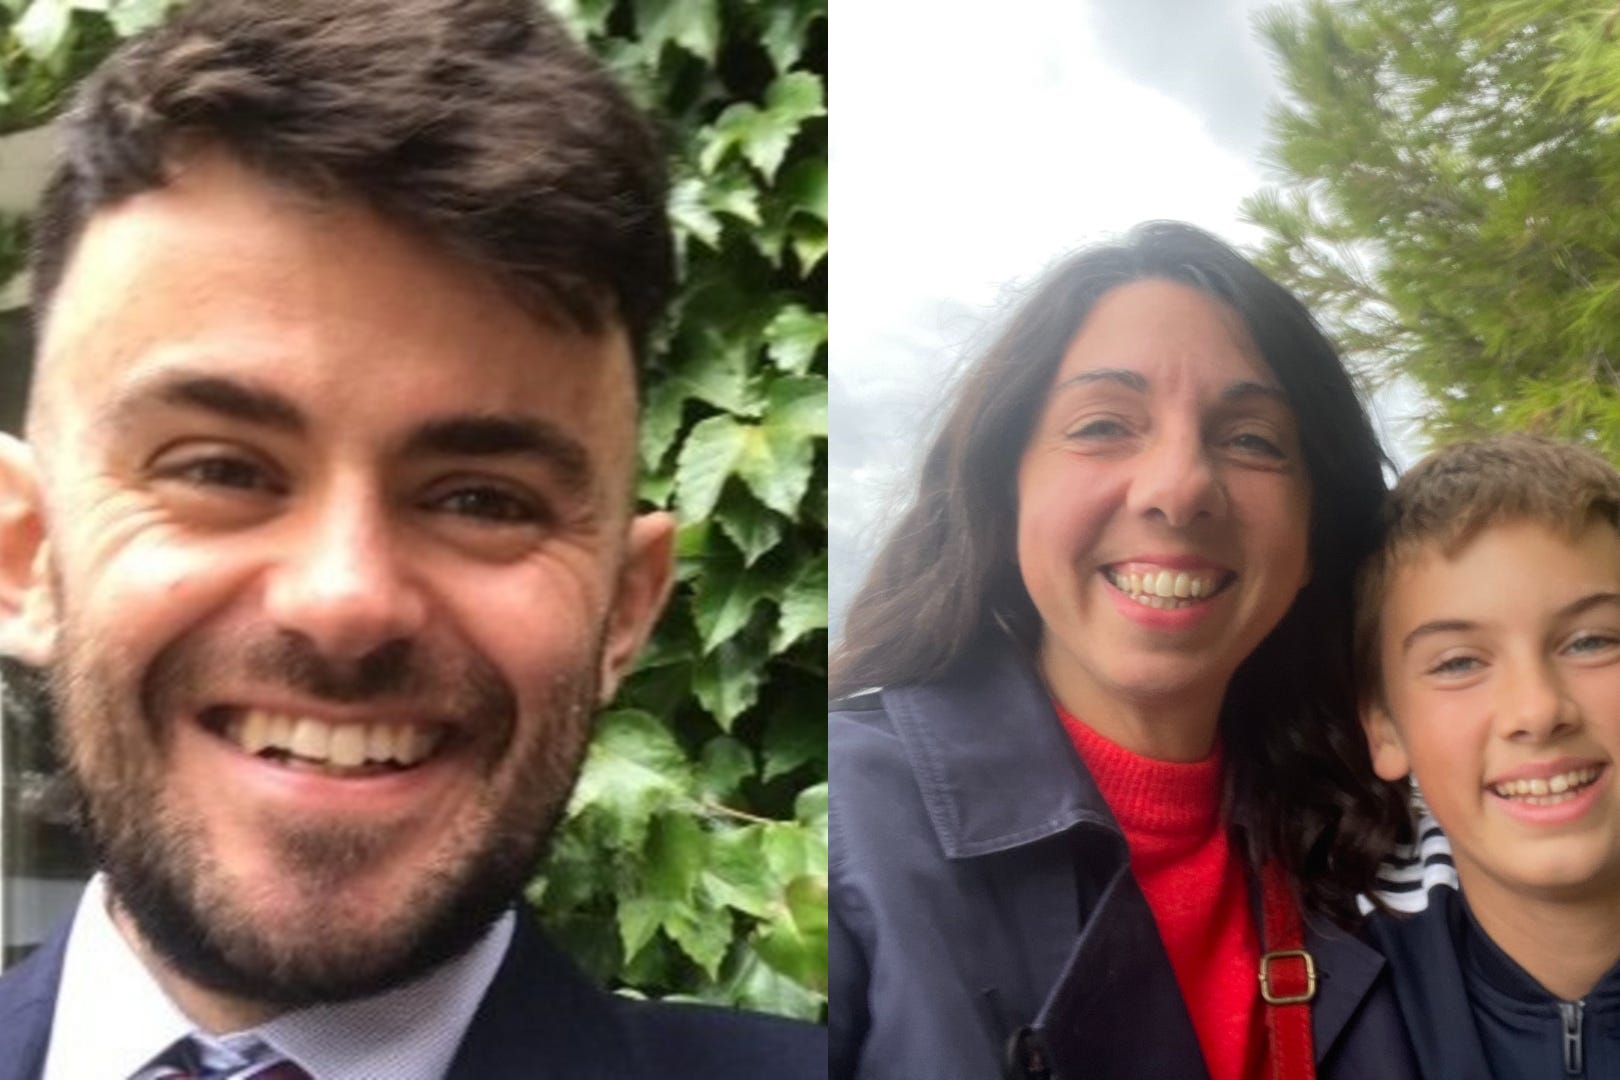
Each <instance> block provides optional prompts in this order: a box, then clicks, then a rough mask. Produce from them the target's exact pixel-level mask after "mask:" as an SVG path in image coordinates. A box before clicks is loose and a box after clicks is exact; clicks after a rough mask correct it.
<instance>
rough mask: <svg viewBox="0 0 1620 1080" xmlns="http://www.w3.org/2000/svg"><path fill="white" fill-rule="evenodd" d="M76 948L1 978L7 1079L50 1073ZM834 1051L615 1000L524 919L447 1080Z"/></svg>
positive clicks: (663, 1068)
mask: <svg viewBox="0 0 1620 1080" xmlns="http://www.w3.org/2000/svg"><path fill="white" fill-rule="evenodd" d="M66 945H67V927H66V926H65V925H64V926H63V927H62V928H61V929H60V930H58V932H57V933H56V934H55V935H54V936H53V937H52V938H51V939H50V940H48V941H47V942H45V944H43V945H41V946H40V947H39V949H38V950H36V951H35V952H34V953H33V955H31V956H30V957H29V958H28V959H27V960H24V961H23V962H22V963H21V964H19V965H17V967H15V968H13V969H12V970H11V971H9V972H7V973H6V975H5V977H4V978H0V1080H36V1078H37V1077H39V1076H40V1075H41V1072H42V1070H43V1069H44V1067H45V1051H46V1048H47V1046H48V1045H49V1042H50V1031H51V1017H52V1015H53V1012H54V1010H55V1007H56V988H57V984H58V982H59V980H60V978H61V974H62V954H63V950H64V948H65V947H66ZM826 1047H827V1038H826V1033H825V1032H824V1031H823V1030H821V1029H820V1028H817V1027H815V1026H813V1025H810V1024H801V1023H796V1022H794V1021H790V1020H782V1019H778V1018H776V1017H769V1016H760V1015H758V1014H755V1013H741V1012H732V1011H730V1010H722V1009H714V1008H706V1007H701V1006H693V1005H667V1004H660V1003H657V1002H646V1001H631V1000H629V999H627V998H622V997H618V996H616V995H613V994H609V993H606V992H605V991H603V990H600V989H598V988H597V987H595V986H594V985H592V984H591V983H589V982H588V981H587V980H586V979H585V977H584V976H583V975H582V974H580V973H579V971H578V970H577V969H576V968H575V967H574V965H573V962H572V961H570V960H569V959H568V958H567V957H566V956H564V955H563V954H562V953H560V952H558V951H557V949H556V948H555V947H553V946H552V945H551V944H550V943H549V942H547V941H546V940H545V938H544V937H542V936H541V934H540V932H539V930H538V929H537V928H536V927H535V925H534V921H533V919H532V918H530V917H529V916H528V914H527V912H526V911H525V910H523V909H521V908H520V910H519V914H518V920H517V930H516V933H515V934H514V935H513V937H512V944H511V947H510V948H509V949H508V950H507V953H506V958H505V959H504V960H503V961H502V962H501V966H500V969H499V970H498V971H497V972H496V975H495V980H494V981H493V982H492V983H490V986H489V990H488V992H487V993H485V995H484V1000H483V1003H482V1004H481V1005H479V1007H478V1011H477V1013H476V1014H474V1016H473V1020H472V1024H471V1025H470V1026H469V1027H468V1029H467V1034H466V1037H465V1038H463V1040H462V1043H461V1049H460V1050H459V1051H457V1053H456V1057H455V1060H454V1061H453V1062H452V1063H451V1066H450V1072H449V1074H448V1077H447V1080H534V1078H536V1077H546V1078H548V1080H549V1078H552V1077H556V1078H558V1080H756V1078H758V1077H762V1076H768V1077H773V1078H774V1077H784V1078H791V1080H819V1078H820V1077H821V1076H823V1075H824V1068H823V1065H822V1060H823V1058H824V1057H825V1056H826ZM85 1080H113V1078H91V1077H86V1078H85ZM400 1080H426V1078H421V1077H409V1078H407V1077H401V1078H400Z"/></svg>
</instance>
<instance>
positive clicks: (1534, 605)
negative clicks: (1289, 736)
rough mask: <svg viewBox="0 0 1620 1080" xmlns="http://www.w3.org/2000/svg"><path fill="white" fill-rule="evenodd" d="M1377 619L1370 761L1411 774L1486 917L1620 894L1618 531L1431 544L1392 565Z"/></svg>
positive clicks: (1526, 526)
mask: <svg viewBox="0 0 1620 1080" xmlns="http://www.w3.org/2000/svg"><path fill="white" fill-rule="evenodd" d="M1382 626H1383V633H1382V639H1381V643H1380V648H1381V654H1382V659H1383V672H1384V699H1383V705H1382V707H1373V708H1371V709H1369V710H1368V713H1367V715H1366V717H1365V718H1364V722H1365V724H1366V726H1367V731H1368V737H1369V743H1370V746H1371V749H1372V757H1373V765H1374V768H1375V769H1376V770H1377V772H1378V774H1379V775H1380V776H1382V777H1384V778H1385V779H1389V780H1395V779H1399V778H1401V777H1403V776H1405V775H1406V774H1407V772H1408V771H1410V772H1411V773H1412V774H1413V775H1414V776H1415V777H1416V778H1417V780H1418V783H1419V786H1420V787H1421V788H1422V790H1423V794H1424V797H1425V799H1426V800H1427V801H1428V803H1429V806H1430V808H1431V809H1432V810H1433V812H1434V815H1435V817H1436V818H1437V819H1438V820H1439V821H1440V824H1441V826H1442V827H1443V828H1444V829H1445V832H1446V836H1447V837H1448V838H1449V840H1450V841H1451V847H1452V853H1453V856H1454V858H1455V860H1456V864H1457V873H1458V877H1459V878H1460V879H1461V882H1462V885H1463V889H1464V891H1465V893H1466V894H1467V896H1468V898H1469V903H1470V904H1471V905H1472V906H1473V907H1474V908H1475V910H1476V911H1477V912H1481V914H1482V918H1484V917H1485V915H1484V912H1485V911H1488V910H1489V909H1490V908H1491V907H1492V906H1493V904H1495V903H1497V902H1499V900H1500V899H1503V898H1510V897H1511V896H1536V897H1539V898H1543V899H1553V900H1560V901H1563V900H1577V899H1581V898H1585V897H1594V896H1598V895H1608V896H1615V895H1620V798H1617V797H1616V794H1615V790H1614V763H1615V761H1616V760H1617V759H1620V533H1617V532H1616V531H1615V530H1614V529H1613V528H1611V527H1609V526H1607V525H1602V524H1595V525H1593V526H1591V527H1588V528H1587V529H1585V530H1584V531H1582V532H1581V533H1580V534H1579V535H1578V536H1575V537H1573V538H1570V537H1566V536H1565V535H1563V534H1562V533H1561V532H1560V531H1557V530H1553V529H1549V528H1548V527H1546V526H1543V525H1540V524H1536V523H1531V522H1518V523H1512V524H1505V525H1495V526H1490V527H1488V528H1486V530H1485V531H1484V532H1482V533H1481V534H1480V535H1478V536H1477V537H1475V538H1474V539H1472V540H1470V541H1469V542H1468V543H1467V544H1466V545H1464V546H1463V548H1462V549H1461V550H1460V551H1458V552H1456V553H1454V554H1453V555H1451V556H1447V555H1446V554H1445V553H1444V552H1442V551H1441V550H1440V549H1439V548H1438V546H1437V545H1431V546H1430V547H1429V548H1428V549H1427V550H1425V551H1423V552H1422V553H1420V554H1419V555H1418V556H1417V557H1415V558H1412V559H1409V560H1407V561H1406V562H1405V563H1404V564H1403V565H1401V566H1400V567H1399V568H1398V569H1397V570H1396V571H1395V573H1394V575H1393V577H1392V579H1391V581H1390V586H1389V590H1388V593H1387V597H1386V601H1385V605H1384V609H1383V622H1382Z"/></svg>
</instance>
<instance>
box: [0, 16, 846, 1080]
mask: <svg viewBox="0 0 1620 1080" xmlns="http://www.w3.org/2000/svg"><path fill="white" fill-rule="evenodd" d="M64 138H65V143H66V146H65V154H64V159H63V162H62V164H61V166H60V167H59V169H58V171H57V173H56V175H55V177H54V179H53V180H52V182H51V184H50V186H49V189H48V192H47V195H46V198H45V202H44V205H43V207H42V209H41V212H40V214H39V217H38V219H37V237H36V240H37V245H38V250H37V252H36V257H35V261H34V266H33V275H34V276H33V289H34V293H35V296H34V310H35V313H36V316H37V319H38V326H39V353H38V362H37V371H36V379H35V385H34V389H33V393H32V397H31V400H30V402H29V408H28V417H27V436H28V444H27V446H24V445H23V444H20V443H16V442H11V441H8V442H6V443H4V444H3V448H0V449H3V452H0V653H4V654H5V655H7V656H9V657H12V658H14V659H15V660H18V661H22V662H24V663H26V664H27V665H30V666H33V667H37V668H40V669H43V670H46V671H48V673H49V681H50V685H51V688H52V697H53V703H54V707H55V710H56V713H57V717H58V724H59V729H60V743H61V746H62V749H63V752H64V755H65V758H66V760H67V762H68V765H69V769H70V772H71V774H72V775H73V777H74V778H75V779H76V781H77V783H78V786H79V787H80V789H81V790H82V796H83V802H84V811H85V818H86V821H87V823H88V825H89V831H90V836H91V839H92V841H93V843H94V845H95V848H96V852H97V855H98V858H99V860H100V865H101V867H102V870H103V873H102V874H101V875H99V876H98V877H97V879H96V880H95V881H94V882H92V884H91V887H90V888H89V890H88V891H87V894H86V897H85V899H84V901H83V902H82V903H81V905H80V907H79V910H78V912H77V914H76V916H75V918H74V920H73V923H72V927H71V930H70V932H68V933H66V934H65V935H63V936H61V937H59V938H58V939H56V940H54V941H52V942H50V943H48V944H47V945H45V946H44V947H42V949H41V950H40V951H39V952H38V953H37V954H36V955H35V956H34V957H33V958H31V959H30V960H29V961H28V962H27V963H25V964H24V965H23V966H22V967H21V968H20V969H19V970H17V971H16V972H14V973H12V974H10V975H9V976H7V978H6V979H5V980H3V981H0V1078H8V1080H9V1078H12V1077H18V1078H21V1077H35V1076H44V1077H46V1078H48V1080H101V1078H113V1077H140V1078H142V1080H146V1078H155V1077H169V1076H194V1075H206V1076H211V1077H212V1076H219V1077H231V1078H233V1080H234V1078H243V1080H245V1078H248V1077H258V1076H272V1075H273V1076H276V1077H282V1076H311V1077H315V1078H317V1080H350V1078H360V1077H379V1078H380V1077H388V1078H431V1077H438V1076H450V1077H457V1078H460V1077H467V1078H471V1077H478V1078H491V1077H519V1076H522V1077H585V1076H590V1077H598V1076H600V1077H615V1078H619V1077H640V1076H646V1077H651V1076H658V1077H694V1078H696V1077H705V1078H713V1077H729V1076H736V1077H744V1076H747V1077H753V1076H763V1075H771V1076H804V1077H809V1076H812V1075H820V1074H822V1073H823V1072H824V1064H823V1062H824V1057H825V1049H824V1048H825V1039H824V1036H823V1035H822V1033H821V1032H819V1031H818V1030H817V1029H814V1028H811V1027H808V1026H804V1025H795V1024H790V1023H788V1022H785V1021H777V1020H770V1019H766V1018H762V1017H746V1016H739V1015H735V1014H730V1013H726V1012H723V1011H720V1010H709V1009H698V1008H692V1007H683V1006H675V1005H648V1004H644V1003H637V1002H631V1001H627V1000H624V999H619V998H614V997H610V996H608V995H606V994H603V993H601V992H599V991H597V990H595V989H593V988H590V987H588V986H587V985H585V983H584V982H583V980H582V979H581V977H580V976H579V975H578V974H577V973H575V972H574V970H573V969H572V968H571V967H570V966H569V965H568V963H567V961H565V960H564V959H563V958H562V957H561V956H560V955H559V954H558V953H556V952H555V951H554V950H553V949H552V948H551V947H550V946H548V945H547V944H546V943H545V942H544V941H543V940H542V939H541V938H540V936H539V935H538V933H537V931H536V930H534V929H533V927H532V926H531V925H530V922H529V919H528V918H527V916H525V915H521V914H518V913H516V912H515V911H514V904H515V902H516V899H517V897H518V896H519V894H520V891H521V888H522V885H523V883H524V882H525V881H526V879H527V878H528V877H529V875H530V874H531V873H532V871H533V868H534V863H535V861H536V859H537V858H538V856H539V853H540V850H541V848H542V846H543V843H544V838H545V834H546V833H547V832H549V830H550V829H551V827H552V826H553V825H554V824H555V822H556V820H557V818H558V815H559V814H560V812H561V810H562V808H563V806H564V804H565V803H566V801H567V798H568V793H569V789H570V787H571V785H572V783H573V781H574V778H575V775H576V774H577V771H578V768H579V764H580V760H581V755H582V753H583V748H584V745H585V742H586V739H587V736H588V732H589V718H590V715H591V713H592V711H593V709H594V708H595V707H596V706H598V705H599V704H601V703H602V702H603V701H605V700H606V699H607V698H608V697H609V696H610V695H611V694H612V692H613V690H614V688H615V686H616V684H617V682H618V680H619V679H620V677H621V676H622V675H623V674H624V672H625V670H626V669H627V667H628V666H629V664H630V662H631V660H632V659H633V657H634V655H635V653H636V651H637V649H638V648H639V647H640V645H641V644H642V642H643V640H644V639H645V637H646V635H647V633H648V631H649V629H650V627H651V625H652V623H653V620H654V619H655V617H656V616H657V614H658V611H659V609H660V607H661V605H662V604H663V601H664V598H665V595H666V593H667V591H668V588H669V584H670V564H671V542H672V531H673V526H672V523H671V521H670V519H669V518H668V516H667V515H664V514H657V513H653V514H642V515H636V514H635V513H634V510H633V493H632V491H633V471H634V453H633V447H634V433H635V412H636V393H635V365H634V359H635V357H636V356H637V354H638V353H639V352H640V350H641V348H642V345H643V342H644V340H645V337H646V334H647V330H648V327H649V324H650V323H651V322H652V321H653V320H654V319H655V318H656V317H657V315H658V312H659V310H660V308H661V307H662V305H663V303H664V301H665V298H666V295H667V293H668V291H669V288H670V280H671V263H670V242H669V235H668V224H667V220H666V218H665V215H664V210H663V200H664V194H665V178H664V174H663V168H662V164H661V160H660V152H659V147H658V143H657V140H656V139H655V138H654V137H653V136H652V134H651V133H650V130H649V128H648V126H647V124H646V122H645V121H644V120H643V119H642V118H641V117H640V116H639V115H638V114H637V113H636V112H635V110H634V109H633V108H632V107H631V106H630V105H629V104H628V103H627V102H626V100H625V99H624V97H623V95H622V94H621V93H620V92H619V91H618V89H617V88H616V87H615V86H614V85H613V84H612V83H611V82H610V81H609V80H608V79H607V78H606V76H605V75H604V74H603V73H602V71H601V70H600V68H599V67H598V66H597V65H596V64H595V63H594V62H593V61H591V60H590V59H589V58H588V57H586V56H584V55H583V54H582V53H581V52H580V50H579V49H578V48H577V47H575V46H574V45H573V44H572V43H571V42H570V41H569V40H568V39H567V38H566V36H565V35H564V34H563V32H562V31H561V30H560V29H559V28H558V27H557V26H556V25H555V24H554V22H553V21H551V20H550V19H548V18H546V17H544V16H543V14H541V13H539V12H537V11H536V10H534V8H533V6H532V5H531V4H530V3H529V2H528V0H284V2H279V3H276V4H263V3H261V2H259V0H197V3H195V4H193V5H191V6H190V7H188V8H186V9H185V10H183V11H182V12H181V13H180V14H179V15H178V16H177V17H176V18H175V19H174V20H173V21H172V22H171V23H170V24H169V25H168V26H166V27H164V28H162V29H160V30H158V31H156V32H154V33H152V34H151V35H149V36H147V37H145V38H143V39H140V40H137V41H135V42H132V43H131V44H129V45H128V46H126V47H125V48H124V49H122V50H121V51H120V52H119V53H118V54H116V55H115V56H114V57H113V58H112V59H111V60H109V61H108V62H107V63H106V64H105V65H104V66H103V67H102V69H101V70H100V71H99V72H97V73H96V75H94V76H93V77H92V78H91V79H90V80H89V81H87V83H86V84H85V86H84V88H83V90H82V92H81V95H80V98H79V100H78V102H77V103H76V105H75V107H74V108H73V110H72V111H71V113H70V114H69V116H68V118H67V121H66V124H65V131H64ZM295 1070H296V1071H295Z"/></svg>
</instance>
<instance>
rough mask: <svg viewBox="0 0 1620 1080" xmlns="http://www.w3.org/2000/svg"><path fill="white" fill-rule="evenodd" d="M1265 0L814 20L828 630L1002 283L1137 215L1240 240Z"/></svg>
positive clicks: (1258, 144) (1174, 0) (1259, 149)
mask: <svg viewBox="0 0 1620 1080" xmlns="http://www.w3.org/2000/svg"><path fill="white" fill-rule="evenodd" d="M1266 6H1270V3H1269V2H1268V0H1004V2H1003V3H1001V4H999V5H996V6H994V7H993V8H992V7H989V6H987V5H985V4H982V3H974V4H968V3H965V2H961V0H929V2H924V0H871V2H868V3H863V4H849V5H845V6H844V7H843V8H840V9H839V12H838V17H837V18H836V19H833V20H831V27H832V34H833V41H832V55H833V56H835V57H836V68H837V76H838V77H837V80H836V84H835V85H836V89H835V90H834V91H833V93H834V94H835V95H836V100H835V101H834V102H833V108H832V110H831V111H832V115H833V117H834V121H833V123H832V125H831V129H830V130H831V149H830V156H831V169H832V176H833V185H832V202H833V205H832V211H833V213H832V217H833V219H834V220H835V221H836V222H837V234H838V235H837V267H838V268H837V271H836V272H835V273H834V274H833V275H832V278H831V297H830V306H831V310H832V312H833V319H832V323H831V326H832V338H831V349H830V361H831V380H832V381H831V409H832V430H831V449H830V454H831V457H830V464H831V476H830V480H831V493H830V510H831V517H832V530H831V531H832V536H831V540H830V543H831V549H832V550H831V560H832V562H831V569H832V581H831V596H830V600H831V603H832V617H833V626H834V631H835V632H836V630H837V627H838V626H839V625H841V622H840V618H839V616H840V613H841V612H842V611H843V608H844V606H845V604H846V603H847V602H848V598H849V595H850V593H851V592H852V591H853V589H854V588H855V586H856V585H857V584H858V583H859V580H858V579H859V576H860V575H861V574H862V573H864V569H865V566H866V562H867V560H868V559H869V558H870V556H871V554H872V551H873V549H874V548H875V546H876V544H877V542H878V540H879V538H880V535H881V524H882V522H884V521H886V520H890V518H889V517H888V515H887V511H889V510H890V509H892V508H893V506H894V505H895V502H896V500H897V499H898V498H899V497H900V495H901V492H902V488H903V485H904V483H905V481H906V479H907V478H908V477H909V476H910V475H911V471H912V470H913V468H914V467H915V464H916V461H917V457H918V454H919V451H920V447H921V440H922V438H923V434H924V432H925V430H926V429H927V425H928V422H929V420H930V418H931V417H932V416H933V414H934V408H935V406H936V405H937V404H938V400H939V396H940V391H941V390H942V389H943V387H944V385H945V384H946V382H947V380H948V378H949V376H950V374H951V373H952V372H953V371H954V370H955V369H956V366H957V365H958V364H959V363H960V362H961V361H962V360H963V359H964V358H965V357H966V356H968V355H970V354H971V353H972V351H973V349H974V346H975V345H976V344H977V343H979V342H982V341H983V339H984V338H985V336H986V334H987V333H988V331H989V329H990V328H992V327H993V326H994V324H995V318H996V316H997V315H998V314H999V313H1000V312H1002V311H1003V310H1004V309H1005V307H1006V305H1007V304H1008V302H1009V301H1010V300H1011V299H1013V298H1015V297H1016V296H1017V295H1018V290H1019V289H1020V287H1023V286H1027V285H1028V284H1029V283H1030V282H1031V281H1032V280H1033V279H1034V278H1036V277H1038V276H1039V274H1040V272H1041V271H1042V270H1043V269H1044V268H1045V267H1046V266H1048V265H1049V264H1051V263H1052V262H1053V261H1055V260H1056V259H1058V258H1059V257H1061V256H1062V255H1063V254H1065V253H1067V252H1069V251H1072V250H1073V249H1075V248H1077V247H1081V246H1084V245H1086V244H1088V243H1092V242H1095V241H1098V240H1103V239H1107V238H1109V237H1112V236H1114V235H1117V234H1119V233H1121V232H1124V231H1125V230H1126V229H1128V228H1130V226H1132V225H1133V224H1135V223H1137V222H1139V221H1143V220H1146V219H1149V218H1178V219H1181V220H1184V221H1190V222H1192V223H1193V224H1195V225H1199V226H1201V227H1203V228H1205V229H1208V230H1210V231H1211V232H1214V233H1216V234H1217V235H1219V236H1221V237H1222V238H1224V239H1225V240H1227V241H1228V242H1230V243H1233V244H1236V245H1238V246H1239V247H1243V246H1245V245H1248V244H1251V243H1253V242H1254V241H1256V240H1257V239H1258V235H1259V234H1258V232H1257V231H1256V230H1255V229H1253V228H1252V227H1250V226H1246V225H1244V224H1242V223H1240V222H1239V220H1238V210H1239V204H1240V202H1241V201H1242V199H1243V197H1244V196H1245V195H1248V194H1250V193H1251V192H1253V191H1255V190H1257V189H1258V188H1259V187H1261V186H1263V185H1264V184H1265V183H1266V182H1267V180H1268V173H1267V170H1266V169H1265V167H1264V166H1263V165H1262V155H1263V149H1264V144H1265V140H1266V114H1267V110H1268V108H1269V106H1270V104H1271V101H1272V100H1273V98H1274V96H1275V95H1276V93H1277V92H1278V90H1277V81H1276V78H1275V76H1274V73H1273V71H1272V68H1271V60H1270V58H1269V56H1268V55H1267V54H1266V52H1265V51H1264V49H1263V48H1262V47H1261V45H1260V43H1259V41H1258V38H1257V36H1256V35H1255V34H1254V32H1253V31H1252V29H1251V22H1252V17H1253V13H1254V12H1255V11H1257V10H1259V9H1261V8H1263V7H1266ZM1385 411H1386V412H1390V411H1391V410H1389V409H1388V408H1387V407H1386V410H1385ZM1394 411H1396V412H1399V411H1401V410H1399V409H1396V410H1394ZM1405 411H1407V412H1410V411H1411V410H1410V409H1407V410H1405ZM1386 441H1389V442H1390V443H1391V444H1392V449H1394V450H1395V452H1396V455H1397V457H1398V458H1404V457H1407V456H1409V452H1408V451H1406V450H1404V449H1403V446H1402V441H1403V440H1402V439H1401V438H1400V436H1399V433H1398V432H1397V434H1396V435H1395V436H1393V437H1390V438H1388V439H1387V440H1386Z"/></svg>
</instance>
